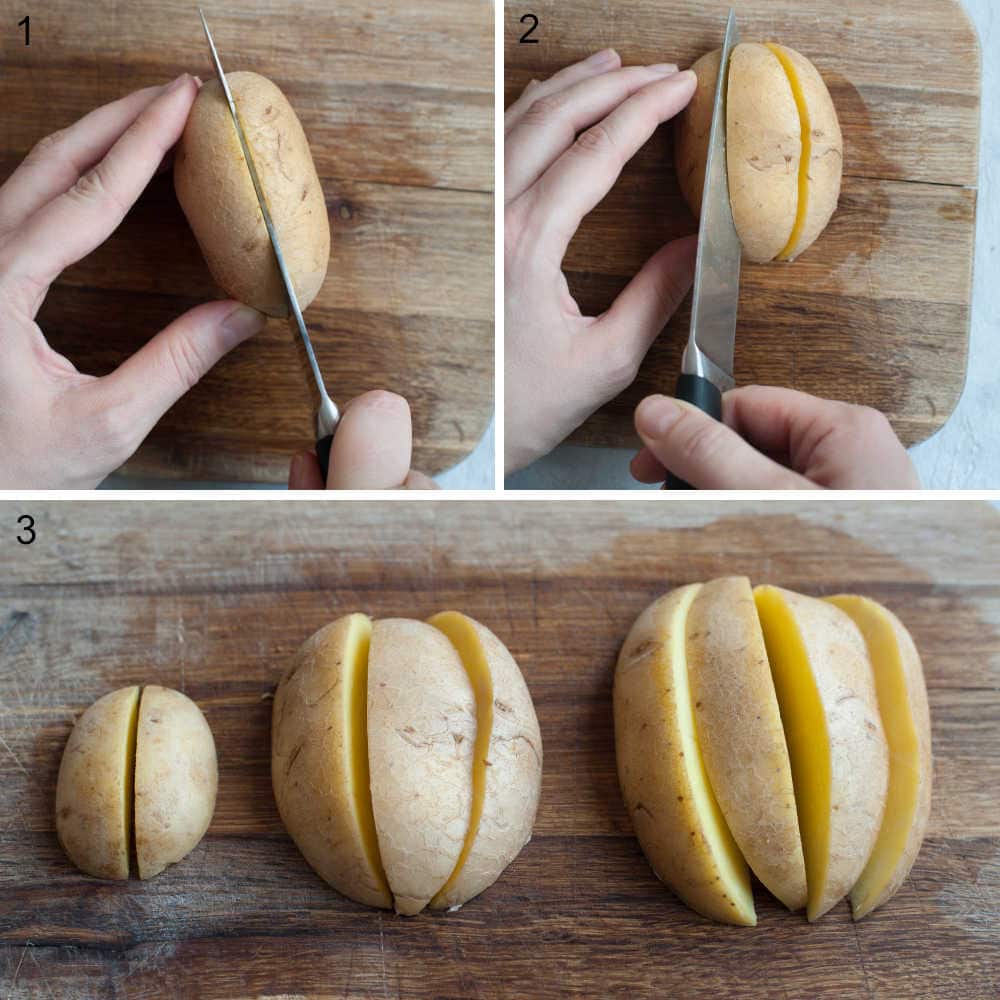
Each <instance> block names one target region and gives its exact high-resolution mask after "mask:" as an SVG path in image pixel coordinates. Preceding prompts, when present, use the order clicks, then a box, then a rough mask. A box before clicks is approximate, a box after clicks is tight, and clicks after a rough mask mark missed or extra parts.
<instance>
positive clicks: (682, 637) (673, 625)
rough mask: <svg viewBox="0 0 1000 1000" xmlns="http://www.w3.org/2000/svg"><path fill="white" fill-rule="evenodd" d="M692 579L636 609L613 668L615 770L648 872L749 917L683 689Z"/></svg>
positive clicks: (739, 864) (691, 900)
mask: <svg viewBox="0 0 1000 1000" xmlns="http://www.w3.org/2000/svg"><path fill="white" fill-rule="evenodd" d="M701 589H702V588H701V585H700V584H691V585H690V586H687V587H681V588H679V589H678V590H674V591H672V592H671V593H669V594H667V595H666V596H664V597H661V598H660V599H659V600H658V601H654V602H653V604H651V605H650V606H649V607H648V608H646V610H645V611H644V612H643V613H642V614H641V615H640V616H639V618H638V619H637V620H636V622H635V624H634V625H633V626H632V629H631V631H630V632H629V634H628V637H627V638H626V640H625V644H624V645H623V646H622V650H621V653H620V654H619V657H618V664H617V667H616V669H615V679H614V720H615V749H616V756H617V761H618V778H619V782H620V783H621V788H622V793H623V795H624V798H625V805H626V807H627V809H628V812H629V815H630V816H631V818H632V824H633V826H634V827H635V832H636V836H637V837H638V838H639V843H640V844H641V845H642V849H643V851H644V852H645V854H646V857H647V858H648V859H649V863H650V865H651V866H652V868H653V871H654V872H655V873H656V875H657V876H658V877H659V878H660V879H662V880H663V881H664V882H665V883H666V884H667V885H669V886H670V887H671V888H672V889H673V890H674V892H676V893H677V895H678V896H680V898H681V899H683V900H684V902H685V903H687V904H688V906H690V907H691V908H692V909H694V910H697V911H698V912H699V913H701V914H703V915H704V916H706V917H712V918H713V919H715V920H720V921H724V922H726V923H732V924H744V925H750V926H752V925H754V924H756V922H757V917H756V914H755V912H754V905H753V895H752V893H751V889H750V872H749V869H748V868H747V864H746V861H744V859H743V856H742V854H741V853H740V850H739V848H738V847H737V845H736V842H735V840H734V839H733V836H732V834H731V833H730V831H729V827H728V826H727V824H726V820H725V818H724V817H723V814H722V811H721V809H720V808H719V804H718V802H717V801H716V798H715V795H714V794H713V792H712V788H711V784H710V782H709V778H708V774H707V773H706V769H705V764H704V761H703V759H702V754H701V750H700V745H699V741H698V736H697V729H696V725H695V719H694V710H693V707H692V700H691V694H690V691H689V687H688V666H687V655H686V637H687V620H688V615H689V612H690V609H691V606H692V604H693V602H694V600H695V599H696V597H697V596H698V593H699V591H700V590H701Z"/></svg>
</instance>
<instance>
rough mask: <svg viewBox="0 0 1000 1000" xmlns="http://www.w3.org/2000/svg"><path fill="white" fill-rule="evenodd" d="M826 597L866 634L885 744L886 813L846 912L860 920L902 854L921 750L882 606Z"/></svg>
mask: <svg viewBox="0 0 1000 1000" xmlns="http://www.w3.org/2000/svg"><path fill="white" fill-rule="evenodd" d="M827 600H828V601H829V602H830V603H831V604H834V605H836V606H837V607H838V608H840V609H841V611H844V612H846V613H847V614H848V615H850V617H851V618H852V619H853V620H854V622H855V624H856V625H857V626H858V628H860V629H861V633H862V635H864V637H865V642H866V643H867V644H868V652H869V655H870V656H871V660H872V666H873V668H874V673H875V690H876V692H877V693H878V707H879V713H880V715H881V716H882V725H883V726H884V727H885V736H886V740H887V741H888V743H889V790H888V793H887V795H886V802H885V815H884V816H883V819H882V826H881V827H880V828H879V832H878V839H877V840H876V841H875V847H874V848H873V849H872V853H871V855H870V856H869V858H868V862H867V864H866V865H865V868H864V871H862V873H861V877H860V878H859V879H858V881H857V883H856V884H855V886H854V888H853V889H852V890H851V910H852V913H853V915H854V919H855V920H860V919H861V918H862V917H863V916H865V914H867V913H869V912H870V911H871V910H873V909H874V908H875V907H876V906H878V905H879V904H880V903H882V902H884V899H885V898H886V896H885V893H886V890H887V888H888V887H889V882H890V880H891V879H892V877H893V875H894V874H895V873H896V870H897V868H898V866H899V864H900V861H901V860H902V859H903V858H904V856H905V854H906V851H907V846H908V845H909V842H910V837H911V833H912V831H913V825H914V821H915V818H916V815H917V806H918V801H919V793H920V784H921V779H922V761H921V748H920V740H919V737H918V735H917V727H916V725H915V723H914V719H913V714H912V712H911V710H910V696H909V692H908V690H907V685H906V675H905V672H904V669H903V662H902V657H901V654H900V649H899V643H898V642H897V639H896V634H895V631H894V630H893V627H892V622H891V620H890V619H889V617H888V614H887V613H886V611H885V609H884V608H882V607H881V606H880V605H878V604H876V603H875V602H874V601H869V600H867V599H866V598H864V597H856V596H851V595H844V596H837V597H829V598H827ZM923 777H924V778H925V779H926V778H929V776H927V775H923ZM910 860H911V861H912V858H911V859H910ZM890 894H891V893H890Z"/></svg>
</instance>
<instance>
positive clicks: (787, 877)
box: [687, 576, 807, 910]
mask: <svg viewBox="0 0 1000 1000" xmlns="http://www.w3.org/2000/svg"><path fill="white" fill-rule="evenodd" d="M687 657H688V676H689V683H690V685H691V698H692V702H693V705H694V716H695V723H696V726H697V732H698V743H699V746H700V747H701V753H702V759H703V760H704V762H705V770H706V771H707V772H708V777H709V780H710V781H711V783H712V790H713V792H714V793H715V797H716V799H717V801H718V803H719V806H720V808H721V809H722V813H723V815H724V816H725V818H726V822H727V824H728V825H729V829H730V831H731V832H732V835H733V839H734V840H735V841H736V843H737V844H738V845H739V848H740V851H741V852H742V853H743V856H744V858H746V861H747V864H749V865H750V868H751V869H752V870H753V872H754V874H755V875H756V876H757V877H758V878H759V879H760V880H761V882H763V883H764V885H765V887H766V888H767V889H768V890H769V891H770V892H771V893H772V894H773V895H775V896H777V898H778V899H780V900H781V902H782V903H784V904H785V906H787V907H788V908H789V909H790V910H797V909H800V908H801V907H803V906H805V905H806V896H807V890H806V869H805V862H804V860H803V857H802V841H801V839H800V835H799V820H798V814H797V812H796V809H795V791H794V788H793V785H792V768H791V763H790V762H789V759H788V747H787V745H786V744H785V732H784V728H783V727H782V724H781V714H780V712H779V710H778V699H777V696H776V694H775V692H774V683H773V681H772V680H771V668H770V665H769V664H768V660H767V651H766V650H765V648H764V636H763V634H762V633H761V628H760V620H759V618H758V617H757V607H756V605H755V604H754V599H753V591H752V589H751V587H750V581H749V580H748V579H747V578H746V577H742V576H734V577H724V578H722V579H719V580H712V581H710V582H708V583H706V584H704V585H703V586H702V588H701V590H700V591H699V592H698V596H697V598H696V599H695V601H694V603H693V604H692V606H691V610H690V612H689V613H688V621H687Z"/></svg>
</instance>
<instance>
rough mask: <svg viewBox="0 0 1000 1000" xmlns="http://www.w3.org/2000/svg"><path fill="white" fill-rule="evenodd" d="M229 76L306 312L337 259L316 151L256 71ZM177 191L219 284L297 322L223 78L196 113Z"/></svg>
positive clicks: (180, 150)
mask: <svg viewBox="0 0 1000 1000" xmlns="http://www.w3.org/2000/svg"><path fill="white" fill-rule="evenodd" d="M227 78H228V80H229V86H230V89H231V91H232V93H233V98H234V100H235V102H236V106H237V109H238V110H239V114H240V120H241V122H242V124H243V129H244V132H245V133H246V136H247V141H248V142H249V144H250V149H251V152H252V154H253V159H254V165H255V166H256V168H257V174H258V176H259V178H260V182H261V187H262V188H263V191H264V196H265V197H266V199H267V205H268V209H269V210H270V213H271V217H272V220H273V221H274V225H275V228H276V230H277V233H278V239H279V242H280V244H281V249H282V253H283V254H284V256H285V263H286V265H287V266H288V269H289V273H290V274H291V276H292V284H293V285H294V287H295V292H296V295H297V297H298V300H299V305H300V307H301V308H302V309H305V308H306V306H308V305H309V303H310V302H312V301H313V299H315V297H316V295H317V294H318V293H319V290H320V287H321V286H322V284H323V279H324V278H325V277H326V269H327V264H328V261H329V257H330V223H329V219H328V217H327V212H326V202H325V199H324V197H323V190H322V188H321V187H320V182H319V178H318V176H317V174H316V167H315V165H314V164H313V159H312V154H311V153H310V152H309V144H308V142H307V140H306V136H305V133H304V132H303V130H302V125H301V123H300V122H299V119H298V117H297V116H296V114H295V112H294V110H293V109H292V107H291V105H290V104H289V103H288V100H287V99H286V98H285V96H284V94H282V92H281V91H280V90H279V89H278V87H277V86H275V84H274V83H272V82H271V81H270V80H268V79H267V78H265V77H263V76H259V75H258V74H256V73H248V72H235V73H228V74H227ZM174 187H175V190H176V192H177V199H178V201H179V202H180V204H181V207H182V208H183V209H184V214H185V215H186V216H187V219H188V223H189V224H190V226H191V229H192V230H193V232H194V235H195V238H196V239H197V240H198V244H199V246H200V247H201V250H202V253H203V254H204V257H205V260H206V262H207V264H208V267H209V270H210V271H211V272H212V276H213V277H214V278H215V280H216V281H217V282H218V283H219V285H221V286H222V288H223V289H225V291H226V292H227V293H228V294H229V295H231V296H232V297H233V298H235V299H239V301H241V302H245V303H246V304H247V305H249V306H253V307H254V308H255V309H259V310H260V311H261V312H264V313H267V314H268V315H269V316H287V315H288V301H287V297H286V295H285V291H284V285H283V284H282V281H281V276H280V274H279V272H278V268H277V264H276V263H275V259H274V252H273V250H272V248H271V243H270V240H269V238H268V235H267V230H266V228H265V226H264V219H263V216H262V214H261V211H260V206H259V204H258V202H257V196H256V193H255V192H254V187H253V182H252V180H251V178H250V173H249V171H248V169H247V166H246V161H245V159H244V157H243V151H242V148H241V147H240V143H239V138H238V136H237V134H236V128H235V126H234V125H233V121H232V117H231V115H230V111H229V106H228V104H227V103H226V99H225V95H224V94H223V92H222V86H221V84H220V83H219V82H218V80H214V79H213V80H209V81H208V82H207V83H206V84H205V85H204V86H203V87H202V88H201V91H200V92H199V94H198V97H197V98H196V100H195V102H194V106H193V107H192V109H191V114H190V116H189V117H188V121H187V125H186V127H185V129H184V134H183V135H182V136H181V139H180V142H179V144H178V147H177V154H176V157H175V160H174Z"/></svg>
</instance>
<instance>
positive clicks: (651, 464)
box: [629, 447, 667, 483]
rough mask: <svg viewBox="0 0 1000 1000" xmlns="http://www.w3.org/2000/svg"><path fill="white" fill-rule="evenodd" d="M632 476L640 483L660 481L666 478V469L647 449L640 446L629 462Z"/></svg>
mask: <svg viewBox="0 0 1000 1000" xmlns="http://www.w3.org/2000/svg"><path fill="white" fill-rule="evenodd" d="M629 471H630V472H631V473H632V478H633V479H635V480H636V481H638V482H640V483H662V482H663V481H664V479H666V478H667V470H666V469H665V468H663V465H662V463H661V462H660V460H659V459H658V458H657V457H656V456H655V455H654V454H653V453H652V452H651V451H650V450H649V449H648V448H645V447H643V448H640V449H639V452H638V454H636V455H635V456H634V457H633V458H632V461H631V462H629Z"/></svg>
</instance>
